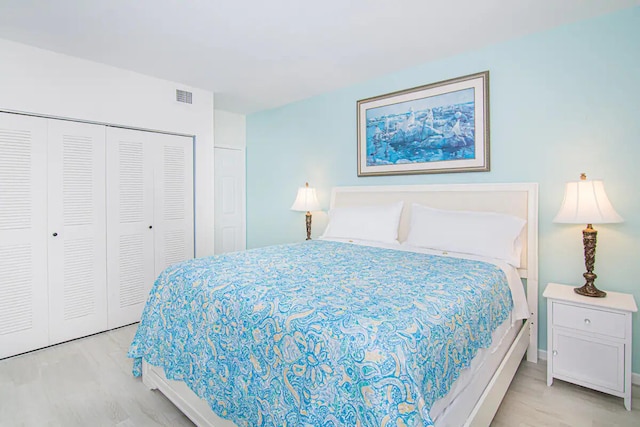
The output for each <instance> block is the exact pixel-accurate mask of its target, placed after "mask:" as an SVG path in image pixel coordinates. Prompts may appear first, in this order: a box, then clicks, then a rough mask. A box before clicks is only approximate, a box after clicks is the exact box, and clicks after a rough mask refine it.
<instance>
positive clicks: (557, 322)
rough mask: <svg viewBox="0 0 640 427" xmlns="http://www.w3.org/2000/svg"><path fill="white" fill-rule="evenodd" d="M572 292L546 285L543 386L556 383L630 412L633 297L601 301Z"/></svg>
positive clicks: (609, 297) (616, 296) (609, 296)
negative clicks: (609, 399) (601, 396)
mask: <svg viewBox="0 0 640 427" xmlns="http://www.w3.org/2000/svg"><path fill="white" fill-rule="evenodd" d="M573 288H574V286H567V285H559V284H557V283H549V284H548V285H547V288H546V289H545V291H544V294H543V295H544V297H545V298H547V385H548V386H550V385H551V384H553V379H554V378H557V379H560V380H563V381H568V382H571V383H574V384H578V385H581V386H584V387H589V388H591V389H594V390H598V391H601V392H603V393H609V394H612V395H614V396H619V397H623V398H624V406H625V408H627V410H629V411H630V410H631V315H632V313H634V312H636V311H638V307H637V306H636V302H635V300H634V298H633V296H632V295H629V294H622V293H618V292H610V291H607V296H606V297H604V298H592V297H585V296H582V295H578V294H576V293H575V292H574V291H573Z"/></svg>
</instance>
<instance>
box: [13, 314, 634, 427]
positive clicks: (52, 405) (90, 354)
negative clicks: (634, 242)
mask: <svg viewBox="0 0 640 427" xmlns="http://www.w3.org/2000/svg"><path fill="white" fill-rule="evenodd" d="M135 328H136V326H135V325H133V326H127V327H124V328H120V329H117V330H114V331H109V332H105V333H102V334H98V335H94V336H91V337H88V338H83V339H80V340H76V341H71V342H68V343H65V344H61V345H58V346H54V347H50V348H47V349H44V350H39V351H36V352H32V353H28V354H24V355H22V356H17V357H13V358H9V359H5V360H0V426H2V427H5V426H6V427H14V426H16V427H17V426H34V427H36V426H37V427H41V426H64V427H74V426H79V427H80V426H82V427H84V426H91V427H94V426H96V427H97V426H122V427H125V426H126V427H130V426H171V427H174V426H176V427H177V426H193V424H192V423H191V422H190V421H189V420H188V419H187V418H186V417H185V416H184V415H182V413H181V412H180V411H179V410H178V409H177V408H176V407H174V406H173V405H172V404H171V403H170V402H169V401H168V400H167V399H166V398H165V397H164V396H163V395H162V394H161V393H159V392H157V391H154V392H152V391H149V390H147V389H146V388H145V386H144V385H143V384H142V382H141V381H140V380H139V379H137V378H133V376H132V375H131V360H129V359H127V357H126V352H127V349H128V346H129V343H130V342H131V340H132V339H133V334H134V333H135ZM98 367H99V368H100V369H101V371H100V372H98V371H97V370H96V369H97V368H98ZM633 394H634V399H633V407H634V410H633V411H631V412H629V411H626V410H625V409H624V405H623V401H622V399H621V398H616V397H613V396H608V395H605V394H602V393H599V392H596V391H592V390H588V389H585V388H582V387H578V386H575V385H572V384H568V383H564V382H562V381H557V380H556V381H555V382H554V385H553V386H552V387H547V385H546V364H545V363H544V362H541V363H538V364H537V365H536V364H532V363H528V362H523V363H522V365H521V366H520V369H519V370H518V373H517V374H516V377H515V378H514V380H513V383H512V384H511V387H510V389H509V392H508V393H507V396H506V397H505V399H504V401H503V402H502V406H501V407H500V410H499V411H498V414H497V415H496V417H495V419H494V422H493V424H492V425H493V426H496V427H516V426H558V427H565V426H580V427H590V426H594V427H595V426H640V388H639V387H635V386H634V389H633Z"/></svg>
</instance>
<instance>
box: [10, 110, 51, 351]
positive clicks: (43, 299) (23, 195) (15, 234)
mask: <svg viewBox="0 0 640 427" xmlns="http://www.w3.org/2000/svg"><path fill="white" fill-rule="evenodd" d="M46 123H47V122H46V120H44V119H39V118H35V117H26V116H20V115H15V114H6V113H0V358H3V357H7V356H11V355H14V354H18V353H22V352H25V351H29V350H33V349H35V348H39V347H44V346H46V345H47V344H48V325H47V314H48V313H47V310H48V308H47V263H46V259H47V205H46V203H47V181H46V180H47V172H46V171H47V157H46V156H47V145H46V141H47V140H46V138H47V135H46V129H47V128H46Z"/></svg>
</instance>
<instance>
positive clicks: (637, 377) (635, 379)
mask: <svg viewBox="0 0 640 427" xmlns="http://www.w3.org/2000/svg"><path fill="white" fill-rule="evenodd" d="M538 359H540V360H544V361H546V360H547V351H546V350H538ZM631 384H633V385H640V374H638V373H636V372H632V373H631Z"/></svg>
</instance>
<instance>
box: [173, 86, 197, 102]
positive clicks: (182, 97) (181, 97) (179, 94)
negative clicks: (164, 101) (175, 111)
mask: <svg viewBox="0 0 640 427" xmlns="http://www.w3.org/2000/svg"><path fill="white" fill-rule="evenodd" d="M176 101H178V102H184V103H185V104H193V94H192V93H191V92H187V91H186V90H180V89H176Z"/></svg>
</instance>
